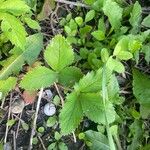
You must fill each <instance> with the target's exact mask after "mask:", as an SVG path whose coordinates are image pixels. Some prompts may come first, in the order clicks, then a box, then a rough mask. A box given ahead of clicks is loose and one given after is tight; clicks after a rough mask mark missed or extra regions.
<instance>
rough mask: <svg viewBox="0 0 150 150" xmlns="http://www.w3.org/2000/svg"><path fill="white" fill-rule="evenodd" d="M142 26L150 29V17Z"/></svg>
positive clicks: (146, 18)
mask: <svg viewBox="0 0 150 150" xmlns="http://www.w3.org/2000/svg"><path fill="white" fill-rule="evenodd" d="M142 25H143V26H145V27H148V28H150V15H148V16H147V17H145V18H144V20H143V21H142Z"/></svg>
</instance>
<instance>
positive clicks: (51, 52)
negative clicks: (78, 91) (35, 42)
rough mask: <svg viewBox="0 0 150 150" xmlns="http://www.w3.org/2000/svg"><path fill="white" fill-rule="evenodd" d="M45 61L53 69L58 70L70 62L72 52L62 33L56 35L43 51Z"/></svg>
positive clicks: (71, 60)
mask: <svg viewBox="0 0 150 150" xmlns="http://www.w3.org/2000/svg"><path fill="white" fill-rule="evenodd" d="M44 57H45V60H46V62H47V63H48V64H49V65H50V67H51V68H52V69H54V70H55V71H60V70H62V69H64V68H65V67H67V66H69V65H70V64H72V62H73V59H74V53H73V50H72V48H71V46H70V45H69V44H68V42H67V41H66V39H65V38H64V37H63V36H62V35H56V36H55V37H54V38H53V39H52V41H51V43H50V44H49V45H48V46H47V48H46V51H45V53H44Z"/></svg>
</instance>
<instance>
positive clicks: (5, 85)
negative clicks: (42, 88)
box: [0, 77, 17, 96]
mask: <svg viewBox="0 0 150 150" xmlns="http://www.w3.org/2000/svg"><path fill="white" fill-rule="evenodd" d="M16 83H17V79H16V78H14V77H9V78H8V79H6V80H0V92H2V94H3V96H5V95H6V94H7V93H8V92H9V91H10V90H12V89H13V88H14V87H15V85H16Z"/></svg>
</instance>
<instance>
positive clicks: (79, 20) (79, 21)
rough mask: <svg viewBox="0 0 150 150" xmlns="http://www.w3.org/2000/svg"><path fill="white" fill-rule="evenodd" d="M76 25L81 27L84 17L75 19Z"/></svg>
mask: <svg viewBox="0 0 150 150" xmlns="http://www.w3.org/2000/svg"><path fill="white" fill-rule="evenodd" d="M75 21H76V23H77V24H78V25H79V26H81V25H82V24H83V18H82V17H76V18H75Z"/></svg>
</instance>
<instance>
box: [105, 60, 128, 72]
mask: <svg viewBox="0 0 150 150" xmlns="http://www.w3.org/2000/svg"><path fill="white" fill-rule="evenodd" d="M106 67H107V68H108V69H109V70H111V71H116V72H118V73H123V72H124V71H125V68H124V65H123V64H122V63H121V62H120V61H118V60H116V59H113V58H112V57H109V59H108V61H107V63H106Z"/></svg>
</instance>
